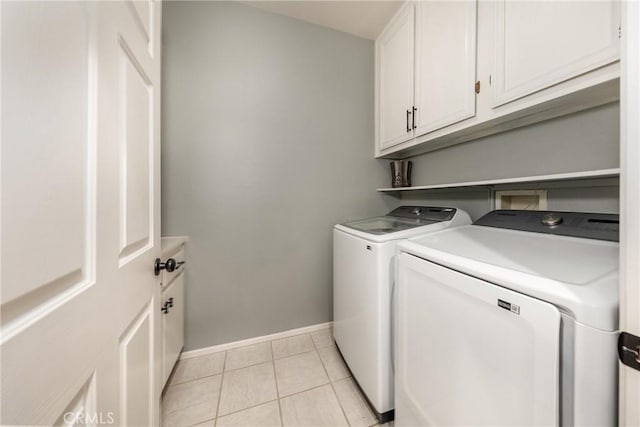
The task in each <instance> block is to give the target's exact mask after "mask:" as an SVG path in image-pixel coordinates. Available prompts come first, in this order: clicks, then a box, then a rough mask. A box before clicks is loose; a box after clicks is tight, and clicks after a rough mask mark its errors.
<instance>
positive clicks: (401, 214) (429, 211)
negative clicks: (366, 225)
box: [387, 206, 456, 221]
mask: <svg viewBox="0 0 640 427" xmlns="http://www.w3.org/2000/svg"><path fill="white" fill-rule="evenodd" d="M455 214H456V208H447V207H440V206H400V207H399V208H396V209H394V210H392V211H391V212H389V213H388V214H387V216H395V217H398V218H410V219H419V220H423V221H450V220H451V219H452V218H453V216H454V215H455Z"/></svg>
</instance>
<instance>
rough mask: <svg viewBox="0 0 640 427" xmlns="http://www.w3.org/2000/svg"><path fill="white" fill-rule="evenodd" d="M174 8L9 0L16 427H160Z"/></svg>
mask: <svg viewBox="0 0 640 427" xmlns="http://www.w3.org/2000/svg"><path fill="white" fill-rule="evenodd" d="M160 9H161V5H160V3H159V2H154V1H136V2H131V1H127V2H125V1H116V2H4V1H3V2H1V3H0V15H1V25H2V26H1V29H2V33H1V36H2V52H1V55H2V58H1V59H2V86H1V90H2V92H1V93H2V113H1V114H2V116H1V118H2V146H1V150H2V151H1V168H2V169H1V189H2V194H1V196H2V199H1V201H2V204H1V224H2V227H1V231H0V232H1V237H2V247H1V265H0V267H1V270H2V274H1V280H2V282H1V286H0V291H1V293H0V303H1V309H2V316H1V328H2V329H1V337H0V340H1V341H0V356H1V365H0V366H1V372H0V375H1V383H0V390H1V412H0V424H2V425H51V424H64V425H105V424H113V425H123V426H124V425H154V424H158V423H159V397H160V381H159V380H160V359H159V356H160V352H159V345H160V340H159V339H158V338H159V328H158V323H159V320H160V319H159V307H157V305H158V300H159V285H158V278H157V277H156V276H155V275H154V271H153V262H154V259H155V258H156V257H157V256H158V255H159V253H160V239H159V232H160V216H159V206H160V204H159V202H160V200H159V195H160V192H159V190H160V181H159V170H160V164H159V162H160V155H159V148H160V147H159V141H160V139H159V138H160V135H159V132H160V104H159V101H160V37H159V35H160V22H161V21H160Z"/></svg>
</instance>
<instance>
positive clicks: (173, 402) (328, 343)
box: [162, 329, 393, 427]
mask: <svg viewBox="0 0 640 427" xmlns="http://www.w3.org/2000/svg"><path fill="white" fill-rule="evenodd" d="M162 418H163V426H165V427H188V426H330V427H338V426H356V427H369V426H375V425H378V424H377V422H376V419H375V417H374V415H373V413H372V412H371V410H370V409H369V407H368V406H367V404H366V402H365V400H364V398H363V397H362V395H361V394H360V391H359V389H358V387H357V386H356V384H355V383H354V381H353V379H352V378H351V377H350V374H349V370H348V369H347V367H346V366H345V364H344V362H343V360H342V357H341V356H340V354H339V353H338V349H337V348H336V346H335V344H334V342H333V336H332V331H331V330H330V329H326V330H322V331H318V332H313V333H311V334H302V335H296V336H294V337H290V338H283V339H278V340H273V341H269V342H264V343H259V344H254V345H250V346H246V347H241V348H237V349H233V350H229V351H222V352H219V353H214V354H210V355H206V356H200V357H194V358H191V359H185V360H181V361H180V362H178V366H177V367H176V370H175V372H174V374H173V377H172V378H171V380H170V383H169V385H168V386H167V390H166V392H165V395H164V398H163V401H162ZM385 426H391V427H392V426H393V422H391V423H389V424H385Z"/></svg>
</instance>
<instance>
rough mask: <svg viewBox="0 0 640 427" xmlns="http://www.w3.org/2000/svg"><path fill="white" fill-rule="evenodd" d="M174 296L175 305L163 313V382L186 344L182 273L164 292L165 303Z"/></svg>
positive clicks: (163, 299)
mask: <svg viewBox="0 0 640 427" xmlns="http://www.w3.org/2000/svg"><path fill="white" fill-rule="evenodd" d="M170 298H173V300H172V301H173V306H172V307H170V308H169V310H168V313H166V314H163V315H162V316H163V332H164V335H163V354H164V360H163V363H162V365H163V384H164V383H166V381H167V379H168V378H169V374H170V373H171V370H172V369H173V366H174V365H175V363H176V361H177V360H178V356H179V355H180V351H181V350H182V346H183V345H184V274H180V275H179V276H178V277H176V278H175V280H174V281H173V282H172V283H171V284H170V285H169V287H168V288H167V290H166V291H165V292H164V293H163V294H162V301H163V304H164V302H165V301H168V300H169V299H170Z"/></svg>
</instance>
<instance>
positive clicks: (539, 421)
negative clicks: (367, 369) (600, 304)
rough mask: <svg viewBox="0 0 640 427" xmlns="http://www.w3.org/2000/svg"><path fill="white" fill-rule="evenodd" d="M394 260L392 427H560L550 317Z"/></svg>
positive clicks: (410, 260) (475, 284)
mask: <svg viewBox="0 0 640 427" xmlns="http://www.w3.org/2000/svg"><path fill="white" fill-rule="evenodd" d="M396 259H397V271H398V281H397V286H398V288H397V292H398V293H397V308H396V322H395V325H396V326H395V328H396V331H395V341H396V342H395V356H396V357H395V364H396V366H395V368H396V425H397V426H398V427H401V426H417V425H420V426H426V425H435V426H453V425H455V426H463V425H466V426H469V425H474V426H478V425H491V426H497V425H504V426H507V425H508V426H515V425H517V426H527V425H545V426H550V425H558V420H559V363H560V357H559V341H560V321H561V317H560V313H559V312H558V310H557V309H556V307H554V306H553V305H551V304H548V303H545V302H542V301H540V300H536V299H533V298H530V297H527V296H524V295H522V294H518V293H516V292H513V291H510V290H507V289H504V288H501V287H499V286H495V285H493V284H490V283H488V282H484V281H482V280H478V279H475V278H473V277H470V276H467V275H464V274H462V273H458V272H456V271H454V270H450V269H447V268H444V267H441V266H439V265H437V264H433V263H431V262H428V261H425V260H423V259H421V258H417V257H415V256H413V255H409V254H406V253H402V254H401V255H399V256H398V257H396Z"/></svg>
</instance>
